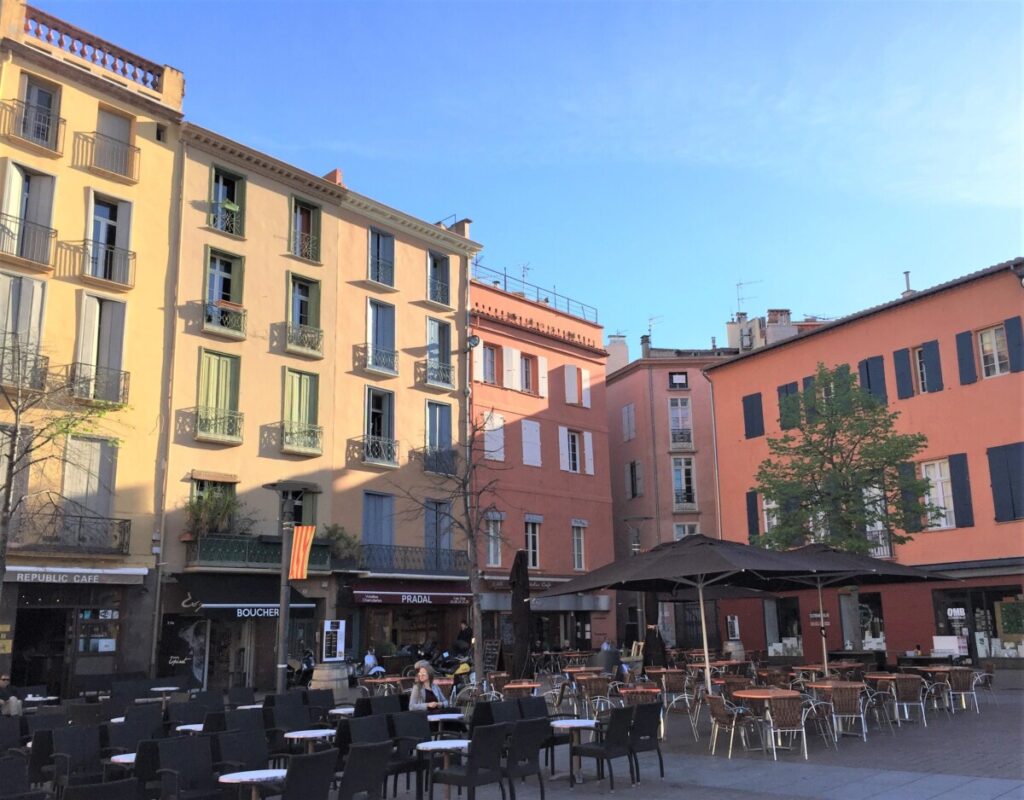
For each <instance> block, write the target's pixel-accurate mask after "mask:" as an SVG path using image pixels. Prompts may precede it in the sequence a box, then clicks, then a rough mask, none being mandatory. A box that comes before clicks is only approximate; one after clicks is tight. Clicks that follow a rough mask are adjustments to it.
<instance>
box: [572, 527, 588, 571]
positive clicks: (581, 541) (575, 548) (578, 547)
mask: <svg viewBox="0 0 1024 800" xmlns="http://www.w3.org/2000/svg"><path fill="white" fill-rule="evenodd" d="M585 537H586V527H585V526H583V525H573V526H572V533H571V539H572V548H571V551H572V568H573V570H574V571H576V572H583V571H585V570H586V557H585V548H586V540H585Z"/></svg>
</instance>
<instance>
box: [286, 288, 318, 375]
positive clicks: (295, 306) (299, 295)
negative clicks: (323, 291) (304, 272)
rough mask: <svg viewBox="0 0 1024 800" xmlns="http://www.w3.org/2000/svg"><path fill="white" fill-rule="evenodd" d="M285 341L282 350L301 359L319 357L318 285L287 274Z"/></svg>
mask: <svg viewBox="0 0 1024 800" xmlns="http://www.w3.org/2000/svg"><path fill="white" fill-rule="evenodd" d="M287 325H288V340H287V344H286V346H285V350H287V351H288V352H290V353H294V352H298V353H299V354H303V355H312V354H321V353H323V346H324V342H323V339H324V333H323V331H322V330H321V329H320V281H314V280H310V279H309V278H304V277H302V276H301V275H296V274H294V273H291V272H289V273H288V309H287Z"/></svg>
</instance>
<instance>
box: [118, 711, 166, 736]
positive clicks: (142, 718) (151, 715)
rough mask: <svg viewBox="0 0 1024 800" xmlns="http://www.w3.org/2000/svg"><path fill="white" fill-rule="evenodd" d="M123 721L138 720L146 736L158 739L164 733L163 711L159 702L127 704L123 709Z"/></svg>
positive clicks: (127, 722)
mask: <svg viewBox="0 0 1024 800" xmlns="http://www.w3.org/2000/svg"><path fill="white" fill-rule="evenodd" d="M124 721H125V724H129V723H135V722H138V723H139V724H140V725H142V726H143V729H144V730H145V731H146V735H147V737H148V738H151V739H159V738H161V737H162V736H163V735H164V712H163V709H162V708H161V707H160V704H159V703H142V704H139V705H131V706H129V707H128V708H127V709H125V712H124Z"/></svg>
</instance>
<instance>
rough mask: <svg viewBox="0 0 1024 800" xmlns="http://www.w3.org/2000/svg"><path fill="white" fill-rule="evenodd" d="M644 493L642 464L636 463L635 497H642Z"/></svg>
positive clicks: (640, 462) (641, 462)
mask: <svg viewBox="0 0 1024 800" xmlns="http://www.w3.org/2000/svg"><path fill="white" fill-rule="evenodd" d="M643 493H644V462H643V461H637V462H636V496H637V497H642V496H643Z"/></svg>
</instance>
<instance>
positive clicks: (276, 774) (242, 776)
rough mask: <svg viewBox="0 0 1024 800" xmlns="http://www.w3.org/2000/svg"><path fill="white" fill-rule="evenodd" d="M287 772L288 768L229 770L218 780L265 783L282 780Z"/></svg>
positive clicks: (223, 781) (224, 781)
mask: <svg viewBox="0 0 1024 800" xmlns="http://www.w3.org/2000/svg"><path fill="white" fill-rule="evenodd" d="M287 773H288V770H286V769H250V770H246V771H245V772H229V773H227V774H226V775H221V776H220V777H219V778H218V779H217V780H218V781H220V782H221V783H263V782H265V781H279V780H282V779H283V778H284V776H285V775H286V774H287Z"/></svg>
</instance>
